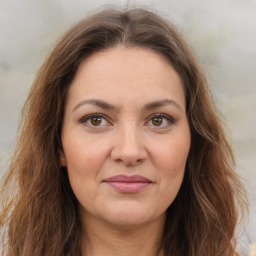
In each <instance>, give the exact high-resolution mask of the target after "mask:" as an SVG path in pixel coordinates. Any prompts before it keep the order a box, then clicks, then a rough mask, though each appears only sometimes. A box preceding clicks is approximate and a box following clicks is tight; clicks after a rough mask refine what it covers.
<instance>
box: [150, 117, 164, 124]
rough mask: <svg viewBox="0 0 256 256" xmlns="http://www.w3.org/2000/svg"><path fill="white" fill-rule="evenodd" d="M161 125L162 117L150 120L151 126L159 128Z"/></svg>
mask: <svg viewBox="0 0 256 256" xmlns="http://www.w3.org/2000/svg"><path fill="white" fill-rule="evenodd" d="M162 123H163V118H162V117H154V118H153V119H152V124H153V125H155V126H160V125H162Z"/></svg>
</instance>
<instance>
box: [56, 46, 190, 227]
mask: <svg viewBox="0 0 256 256" xmlns="http://www.w3.org/2000/svg"><path fill="white" fill-rule="evenodd" d="M62 143H63V153H61V163H62V165H63V166H66V167H67V171H68V176H69V180H70V184H71V187H72V189H73V191H74V194H75V196H76V197H77V199H78V202H79V206H80V215H81V218H82V219H83V220H87V219H94V220H96V221H101V222H106V223H108V224H113V225H122V226H124V225H138V224H144V223H148V222H150V221H155V220H157V219H158V220H163V219H164V218H165V214H164V213H165V211H166V209H167V208H168V206H169V205H170V204H171V203H172V202H173V200H174V199H175V197H176V195H177V193H178V191H179V188H180V186H181V183H182V180H183V175H184V169H185V164H186V159H187V156H188V152H189V148H190V130H189V125H188V120H187V116H186V109H185V96H184V90H183V87H182V82H181V80H180V78H179V76H178V74H177V73H176V71H175V70H174V69H173V67H172V66H171V65H170V64H169V63H168V61H167V60H166V59H165V58H164V57H163V56H160V55H159V54H157V53H155V52H153V51H151V50H148V49H143V48H125V47H122V46H118V47H115V48H112V49H108V50H105V51H102V52H99V53H96V54H94V55H92V56H91V57H89V58H87V59H86V60H85V61H84V62H83V63H82V64H81V65H80V67H79V69H78V72H77V74H76V76H75V78H74V80H73V82H72V84H71V87H70V91H69V93H68V97H67V102H66V106H65V115H64V122H63V128H62Z"/></svg>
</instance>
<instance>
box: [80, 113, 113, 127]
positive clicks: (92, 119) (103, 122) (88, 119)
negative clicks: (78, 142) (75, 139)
mask: <svg viewBox="0 0 256 256" xmlns="http://www.w3.org/2000/svg"><path fill="white" fill-rule="evenodd" d="M79 122H80V123H82V124H85V125H87V126H90V127H101V126H108V125H109V122H108V121H107V119H106V118H105V117H104V116H103V115H101V114H90V115H87V116H85V117H83V118H82V119H80V121H79Z"/></svg>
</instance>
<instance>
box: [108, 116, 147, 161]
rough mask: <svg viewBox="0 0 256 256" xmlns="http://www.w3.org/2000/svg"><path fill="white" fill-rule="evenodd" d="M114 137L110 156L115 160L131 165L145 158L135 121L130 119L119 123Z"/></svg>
mask: <svg viewBox="0 0 256 256" xmlns="http://www.w3.org/2000/svg"><path fill="white" fill-rule="evenodd" d="M116 139H117V140H116V144H115V147H114V149H113V151H112V157H113V158H114V159H115V160H118V161H122V162H124V163H125V164H127V165H132V164H135V163H138V162H141V161H142V160H144V159H145V157H146V151H145V148H144V145H143V140H142V138H141V133H140V128H139V126H138V125H137V124H136V121H134V120H131V121H129V122H123V123H122V124H120V126H119V129H118V132H117V138H116Z"/></svg>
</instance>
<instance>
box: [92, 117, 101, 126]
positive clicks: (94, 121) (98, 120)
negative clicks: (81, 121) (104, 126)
mask: <svg viewBox="0 0 256 256" xmlns="http://www.w3.org/2000/svg"><path fill="white" fill-rule="evenodd" d="M90 122H91V124H92V125H93V126H99V125H100V124H101V122H102V119H101V117H91V118H90Z"/></svg>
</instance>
